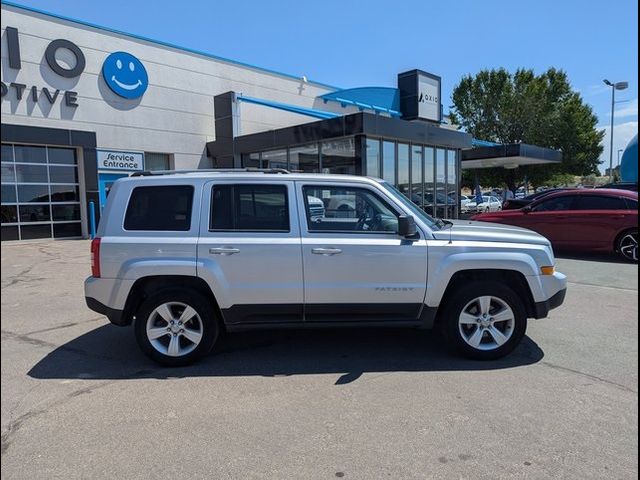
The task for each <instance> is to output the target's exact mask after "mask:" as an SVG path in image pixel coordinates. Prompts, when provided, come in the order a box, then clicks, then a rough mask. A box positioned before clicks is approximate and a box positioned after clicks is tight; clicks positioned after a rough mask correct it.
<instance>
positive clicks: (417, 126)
mask: <svg viewBox="0 0 640 480" xmlns="http://www.w3.org/2000/svg"><path fill="white" fill-rule="evenodd" d="M1 18H2V43H1V47H2V48H1V53H2V83H1V88H2V92H1V93H2V128H1V137H2V241H12V240H33V239H42V238H73V237H86V236H88V235H89V233H90V228H91V225H90V224H91V222H90V218H91V217H92V216H93V215H92V214H91V212H92V211H93V212H94V213H95V217H96V218H99V216H100V212H101V210H102V208H103V207H104V204H105V201H106V199H107V195H108V192H109V188H110V186H111V184H112V183H113V182H114V181H115V180H116V179H118V178H120V177H122V176H127V175H130V174H131V173H133V172H137V171H143V170H147V171H151V170H185V169H211V168H214V169H215V168H239V167H260V168H284V169H288V170H292V171H303V172H323V173H337V174H356V175H370V176H376V177H382V178H384V179H386V180H388V181H389V182H391V183H393V184H395V185H396V186H398V188H399V189H400V190H401V191H403V192H404V193H405V194H406V195H407V196H409V197H410V198H411V199H412V200H413V201H414V202H416V203H417V204H419V205H420V206H421V207H423V208H424V209H425V210H426V211H427V212H428V213H431V214H436V215H438V216H441V217H445V218H455V217H456V216H457V214H458V211H457V209H458V192H459V181H460V180H459V179H460V170H461V165H462V164H463V163H465V164H467V165H469V166H470V167H472V168H496V167H498V168H501V167H506V168H515V167H517V166H518V165H521V164H527V163H540V162H555V161H558V160H559V158H558V155H559V154H558V152H549V151H548V150H541V149H536V148H532V147H530V146H525V145H508V146H501V145H489V144H482V142H477V141H475V140H474V139H472V138H471V136H470V135H469V134H467V133H464V132H461V131H458V130H456V129H454V128H452V127H451V126H450V125H447V124H445V123H444V122H443V118H442V105H441V87H440V83H441V82H440V78H439V77H438V76H436V75H432V74H430V73H427V72H424V71H422V70H418V69H416V70H411V71H408V72H401V73H399V74H398V80H397V85H396V86H394V87H365V88H351V89H341V88H338V87H335V86H331V85H326V84H323V83H318V82H314V81H312V80H309V79H307V78H305V77H300V76H294V75H289V74H285V73H281V72H276V71H272V70H269V69H265V68H260V67H257V66H253V65H248V64H245V63H241V62H237V61H233V60H229V59H225V58H221V57H218V56H215V55H212V54H210V53H206V52H200V51H195V50H192V49H186V48H181V47H179V46H175V45H170V44H168V43H165V42H162V41H158V40H152V39H148V38H142V37H139V36H136V35H134V34H128V33H124V32H119V31H115V30H112V29H109V28H105V27H102V26H98V25H93V24H89V23H86V22H82V21H78V20H75V19H69V18H65V17H61V16H58V15H53V14H51V13H47V12H42V11H39V10H35V9H32V8H28V7H24V6H20V5H17V4H14V3H11V2H2V16H1ZM474 147H475V148H474ZM463 161H464V162H463Z"/></svg>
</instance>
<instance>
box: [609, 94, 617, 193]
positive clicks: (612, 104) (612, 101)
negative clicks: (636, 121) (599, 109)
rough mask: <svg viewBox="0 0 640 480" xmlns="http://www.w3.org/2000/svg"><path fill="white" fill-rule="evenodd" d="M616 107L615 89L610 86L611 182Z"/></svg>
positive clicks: (610, 177)
mask: <svg viewBox="0 0 640 480" xmlns="http://www.w3.org/2000/svg"><path fill="white" fill-rule="evenodd" d="M615 108H616V89H615V86H614V87H612V88H611V130H609V132H610V134H611V147H610V148H609V182H613V113H614V111H615Z"/></svg>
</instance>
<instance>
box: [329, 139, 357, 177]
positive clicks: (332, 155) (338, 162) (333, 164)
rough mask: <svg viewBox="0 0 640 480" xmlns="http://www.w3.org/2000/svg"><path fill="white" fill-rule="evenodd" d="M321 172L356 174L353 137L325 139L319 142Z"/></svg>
mask: <svg viewBox="0 0 640 480" xmlns="http://www.w3.org/2000/svg"><path fill="white" fill-rule="evenodd" d="M321 152H322V173H334V174H347V175H355V174H356V142H355V138H353V137H349V138H341V139H338V140H327V141H324V142H322V144H321Z"/></svg>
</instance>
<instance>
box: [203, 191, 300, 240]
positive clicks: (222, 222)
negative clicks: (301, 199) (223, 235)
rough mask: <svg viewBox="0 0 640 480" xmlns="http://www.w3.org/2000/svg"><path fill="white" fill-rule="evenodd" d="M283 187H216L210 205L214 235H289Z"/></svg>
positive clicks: (285, 197) (285, 192)
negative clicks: (248, 232)
mask: <svg viewBox="0 0 640 480" xmlns="http://www.w3.org/2000/svg"><path fill="white" fill-rule="evenodd" d="M289 229H290V228H289V204H288V199H287V187H286V186H284V185H216V186H214V187H213V192H212V201H211V218H210V221H209V230H211V231H250V232H260V231H266V232H289Z"/></svg>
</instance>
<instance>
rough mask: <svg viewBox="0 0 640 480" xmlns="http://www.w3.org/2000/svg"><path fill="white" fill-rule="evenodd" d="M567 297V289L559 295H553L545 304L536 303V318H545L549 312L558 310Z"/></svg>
mask: <svg viewBox="0 0 640 480" xmlns="http://www.w3.org/2000/svg"><path fill="white" fill-rule="evenodd" d="M566 296H567V289H566V288H563V289H562V290H560V291H559V292H558V293H556V294H555V295H553V296H552V297H551V298H549V299H548V300H545V301H543V302H536V303H535V305H534V309H535V312H534V318H545V317H547V316H548V315H549V311H550V310H553V309H554V308H558V307H559V306H560V305H562V304H563V303H564V298H565V297H566Z"/></svg>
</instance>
